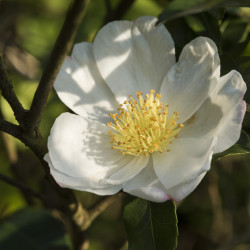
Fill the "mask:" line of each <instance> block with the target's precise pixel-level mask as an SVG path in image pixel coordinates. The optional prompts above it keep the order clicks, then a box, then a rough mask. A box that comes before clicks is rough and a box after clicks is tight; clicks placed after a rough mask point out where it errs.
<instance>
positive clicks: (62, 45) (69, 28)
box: [26, 0, 88, 130]
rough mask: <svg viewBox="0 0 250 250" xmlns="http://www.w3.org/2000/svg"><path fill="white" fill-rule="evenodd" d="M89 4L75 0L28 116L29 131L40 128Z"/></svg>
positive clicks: (84, 0) (83, 0)
mask: <svg viewBox="0 0 250 250" xmlns="http://www.w3.org/2000/svg"><path fill="white" fill-rule="evenodd" d="M87 2H88V0H75V1H74V3H73V5H72V8H71V9H70V11H69V12H68V14H67V16H66V19H65V22H64V24H63V27H62V29H61V32H60V34H59V36H58V38H57V40H56V43H55V46H54V49H53V51H52V53H51V55H50V59H49V62H48V65H47V67H46V69H45V71H44V72H43V75H42V78H41V80H40V82H39V85H38V88H37V90H36V93H35V95H34V98H33V101H32V104H31V107H30V110H29V111H28V114H27V120H26V126H27V128H28V129H29V130H36V129H37V128H38V127H39V124H40V121H41V116H42V112H43V110H44V108H45V105H46V102H47V99H48V95H49V92H50V91H51V89H52V86H53V83H54V81H55V78H56V76H57V74H58V72H59V69H60V67H61V65H62V63H63V60H64V58H65V57H66V55H67V54H68V53H69V51H70V49H71V48H72V45H73V42H74V38H75V35H76V30H77V28H78V27H79V25H80V23H81V20H82V17H83V14H84V10H85V7H86V5H87Z"/></svg>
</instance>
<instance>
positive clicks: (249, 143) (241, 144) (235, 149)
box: [213, 131, 250, 161]
mask: <svg viewBox="0 0 250 250" xmlns="http://www.w3.org/2000/svg"><path fill="white" fill-rule="evenodd" d="M249 153H250V140H249V136H248V135H247V133H246V132H244V131H242V132H241V136H240V139H239V140H238V142H237V143H236V144H234V145H233V146H232V147H231V148H229V149H227V150H226V151H224V152H222V153H218V154H215V155H214V156H213V161H217V160H220V159H221V158H223V157H225V156H229V155H239V154H249Z"/></svg>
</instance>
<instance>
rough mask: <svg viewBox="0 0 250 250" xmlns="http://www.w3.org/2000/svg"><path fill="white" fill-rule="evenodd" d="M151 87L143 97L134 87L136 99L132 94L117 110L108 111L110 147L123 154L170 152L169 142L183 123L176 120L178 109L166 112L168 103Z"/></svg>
mask: <svg viewBox="0 0 250 250" xmlns="http://www.w3.org/2000/svg"><path fill="white" fill-rule="evenodd" d="M154 94H155V91H154V90H150V92H149V94H146V95H145V98H143V97H142V92H140V91H137V92H136V95H137V98H138V101H137V100H135V99H134V98H133V97H132V96H131V95H130V96H129V100H128V101H127V100H126V101H124V103H123V104H120V105H119V107H118V112H119V114H118V113H115V114H111V113H110V114H109V116H110V117H111V118H112V119H113V122H109V123H107V126H108V127H110V128H111V129H112V130H110V131H109V135H110V137H111V139H112V140H111V141H110V143H111V144H112V149H118V150H120V152H121V153H122V154H124V155H127V154H130V155H135V156H136V155H140V154H144V155H146V156H147V155H148V154H149V153H153V152H155V151H159V152H160V153H162V152H163V151H167V152H169V151H170V150H169V148H168V145H169V144H171V143H172V140H173V139H174V138H176V137H177V135H178V134H177V133H178V132H179V131H180V129H181V128H182V127H183V126H184V125H183V124H180V123H177V120H178V119H179V114H178V112H174V113H173V114H172V115H171V116H170V117H169V115H168V105H164V106H163V104H162V102H160V99H161V95H160V94H156V95H154Z"/></svg>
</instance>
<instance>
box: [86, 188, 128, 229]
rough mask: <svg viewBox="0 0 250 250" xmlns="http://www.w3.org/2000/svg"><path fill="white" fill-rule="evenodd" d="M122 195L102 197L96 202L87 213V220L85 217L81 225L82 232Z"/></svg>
mask: <svg viewBox="0 0 250 250" xmlns="http://www.w3.org/2000/svg"><path fill="white" fill-rule="evenodd" d="M122 195H123V193H122V192H120V193H118V194H117V195H113V196H108V197H104V198H103V199H101V200H100V201H98V202H97V203H96V204H95V205H94V206H93V207H92V208H91V209H90V210H89V211H88V216H87V218H86V217H85V221H84V223H82V225H81V227H82V229H83V230H86V229H87V228H88V227H89V226H90V225H91V223H92V222H93V221H94V220H95V218H96V217H97V216H98V215H99V214H101V213H102V212H103V211H104V210H105V209H106V208H107V207H109V206H110V205H111V204H112V203H113V202H114V201H116V200H117V199H119V198H121V197H122Z"/></svg>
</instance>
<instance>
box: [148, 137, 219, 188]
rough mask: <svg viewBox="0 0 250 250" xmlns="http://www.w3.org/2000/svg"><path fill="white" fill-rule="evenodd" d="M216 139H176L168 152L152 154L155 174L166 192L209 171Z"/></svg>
mask: <svg viewBox="0 0 250 250" xmlns="http://www.w3.org/2000/svg"><path fill="white" fill-rule="evenodd" d="M215 143H216V138H207V139H206V140H204V138H199V137H197V138H195V137H194V138H181V137H180V138H177V139H174V140H173V144H170V146H169V148H170V150H171V151H170V152H163V153H158V152H156V153H153V154H152V156H153V165H154V169H155V173H156V175H157V177H158V178H159V180H160V181H161V183H162V184H163V185H164V187H165V188H166V189H167V190H168V189H170V188H172V187H174V186H177V185H179V184H181V183H185V182H189V181H192V180H194V179H196V178H197V177H198V176H199V175H201V174H202V173H204V172H206V171H208V170H209V169H210V162H211V159H212V154H213V151H212V149H213V147H214V144H215Z"/></svg>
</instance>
